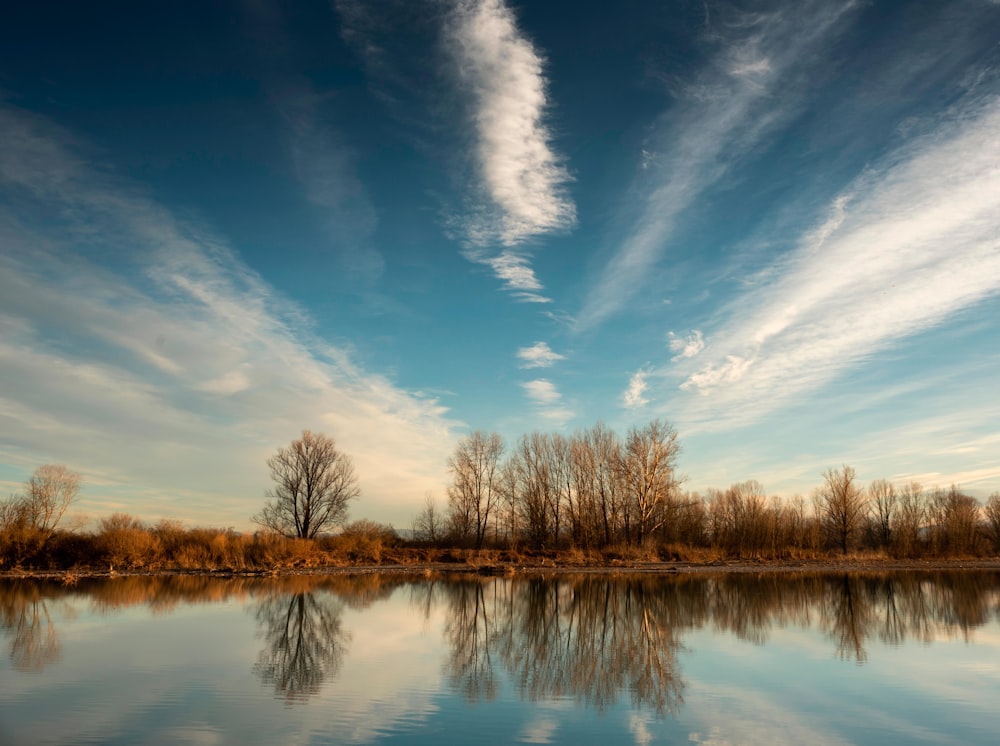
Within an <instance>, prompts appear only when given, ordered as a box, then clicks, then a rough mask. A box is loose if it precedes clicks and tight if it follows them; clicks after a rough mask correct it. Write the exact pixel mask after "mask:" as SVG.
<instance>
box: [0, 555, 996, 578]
mask: <svg viewBox="0 0 1000 746" xmlns="http://www.w3.org/2000/svg"><path fill="white" fill-rule="evenodd" d="M966 570H969V571H996V572H1000V558H997V557H994V558H988V559H982V558H978V559H930V560H891V559H852V558H850V557H848V558H844V559H835V558H826V559H815V560H768V561H759V562H754V561H748V560H728V561H712V562H705V563H700V562H680V561H677V562H622V563H615V564H603V565H593V564H589V565H588V564H579V565H577V564H570V563H545V562H539V563H524V564H514V563H503V562H501V563H481V564H477V563H454V562H448V563H442V562H428V563H413V564H382V565H372V564H368V565H330V566H324V567H286V568H276V569H271V570H237V569H231V568H224V569H157V570H142V569H136V570H122V571H120V572H119V571H114V570H92V569H81V570H76V569H71V570H4V571H2V572H0V580H7V579H12V580H16V579H27V580H32V579H37V580H62V581H64V582H66V581H73V582H75V581H76V580H82V579H95V578H107V579H111V578H120V577H170V576H191V577H216V578H230V577H233V578H235V577H239V578H270V577H287V576H296V575H310V576H324V575H331V576H343V575H373V574H384V575H417V576H419V575H423V576H426V577H433V576H448V575H478V576H486V577H501V576H506V577H517V576H538V575H682V574H683V575H688V574H722V575H726V574H747V573H758V574H760V573H765V574H770V573H774V574H785V573H802V572H808V573H845V572H846V573H883V572H921V571H926V572H940V571H966Z"/></svg>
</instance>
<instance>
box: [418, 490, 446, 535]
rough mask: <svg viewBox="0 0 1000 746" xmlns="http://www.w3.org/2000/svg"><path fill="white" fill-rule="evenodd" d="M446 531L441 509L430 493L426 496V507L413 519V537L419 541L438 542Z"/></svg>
mask: <svg viewBox="0 0 1000 746" xmlns="http://www.w3.org/2000/svg"><path fill="white" fill-rule="evenodd" d="M443 533H444V526H443V525H442V516H441V511H440V510H438V506H437V502H436V501H435V500H434V496H433V495H431V494H430V493H427V495H425V496H424V507H423V510H421V511H420V512H419V513H418V514H417V517H416V518H414V519H413V538H414V539H416V540H417V541H427V542H430V543H431V544H435V543H437V542H438V541H439V540H440V539H441V536H442V534H443Z"/></svg>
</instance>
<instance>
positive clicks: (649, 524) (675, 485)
mask: <svg viewBox="0 0 1000 746" xmlns="http://www.w3.org/2000/svg"><path fill="white" fill-rule="evenodd" d="M679 453H680V443H678V442H677V431H676V430H674V428H673V427H672V426H670V425H669V424H667V423H666V422H664V421H662V420H652V421H651V422H649V424H647V425H645V426H644V427H642V428H632V429H631V430H629V433H628V436H627V437H626V439H625V445H624V447H623V449H622V461H621V469H622V476H623V480H624V482H625V485H626V490H627V496H628V506H627V509H626V512H625V520H626V524H625V532H626V536H627V537H628V538H631V536H630V534H631V532H632V531H634V532H635V539H636V543H637V544H642V543H643V541H644V540H645V539H646V537H647V536H649V535H650V534H652V533H653V532H654V531H656V529H658V528H659V527H660V526H662V525H663V523H664V521H665V520H666V518H667V509H668V508H669V507H670V503H671V502H673V501H675V499H676V497H677V492H678V489H679V486H680V480H679V479H678V476H677V473H676V467H677V456H678V454H679Z"/></svg>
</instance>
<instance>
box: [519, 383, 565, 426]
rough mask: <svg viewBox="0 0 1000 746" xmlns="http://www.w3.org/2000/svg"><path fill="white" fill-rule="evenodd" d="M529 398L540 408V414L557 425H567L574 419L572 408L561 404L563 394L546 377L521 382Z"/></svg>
mask: <svg viewBox="0 0 1000 746" xmlns="http://www.w3.org/2000/svg"><path fill="white" fill-rule="evenodd" d="M521 387H522V388H523V389H524V391H525V393H526V394H527V395H528V398H529V399H531V400H532V401H533V402H534V403H535V404H536V405H537V408H538V415H539V416H540V417H542V418H543V419H545V420H548V421H549V422H552V423H553V424H555V425H559V426H562V425H565V424H566V423H567V422H569V421H570V420H571V419H573V416H574V413H573V411H572V410H570V409H568V408H566V407H564V406H561V405H560V402H561V401H562V394H561V393H560V392H559V390H558V389H557V388H556V386H555V384H553V383H552V382H551V381H549V380H548V379H545V378H539V379H536V380H534V381H526V382H525V383H522V384H521Z"/></svg>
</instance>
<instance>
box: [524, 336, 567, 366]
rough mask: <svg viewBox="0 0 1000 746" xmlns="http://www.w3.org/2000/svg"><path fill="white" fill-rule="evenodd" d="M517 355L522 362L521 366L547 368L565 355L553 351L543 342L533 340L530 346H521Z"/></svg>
mask: <svg viewBox="0 0 1000 746" xmlns="http://www.w3.org/2000/svg"><path fill="white" fill-rule="evenodd" d="M517 356H518V358H520V359H521V360H523V361H524V362H523V363H522V364H521V367H522V368H549V367H551V366H552V365H554V364H555V363H557V362H558V361H560V360H565V359H566V356H565V355H560V354H559V353H558V352H553V351H552V348H551V347H549V346H548V344H547V343H545V342H535V344H533V345H531V347H521V348H520V349H519V350H518V351H517Z"/></svg>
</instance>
